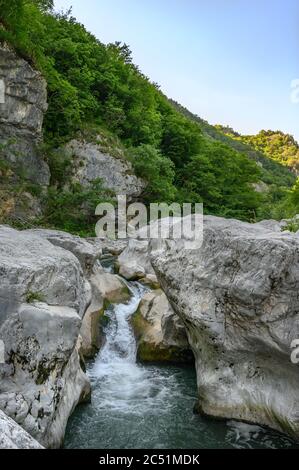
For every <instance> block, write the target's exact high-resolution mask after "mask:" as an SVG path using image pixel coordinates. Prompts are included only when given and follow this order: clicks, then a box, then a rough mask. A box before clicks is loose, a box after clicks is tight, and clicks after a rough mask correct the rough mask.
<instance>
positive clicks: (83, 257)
mask: <svg viewBox="0 0 299 470" xmlns="http://www.w3.org/2000/svg"><path fill="white" fill-rule="evenodd" d="M26 233H31V234H32V235H37V236H38V237H41V238H44V239H46V240H48V241H49V242H50V243H52V245H55V246H60V247H61V248H64V249H65V250H68V251H70V252H71V253H73V254H74V255H75V256H76V257H77V258H78V260H79V261H80V264H81V267H82V269H83V271H84V272H85V273H86V274H88V273H89V272H91V270H92V268H93V266H94V264H95V263H96V261H97V260H99V259H100V257H101V255H102V245H101V244H95V243H90V242H89V241H87V240H85V239H84V238H81V237H78V236H76V235H71V234H70V233H67V232H62V231H59V230H46V229H31V230H26Z"/></svg>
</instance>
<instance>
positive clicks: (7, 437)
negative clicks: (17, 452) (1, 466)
mask: <svg viewBox="0 0 299 470" xmlns="http://www.w3.org/2000/svg"><path fill="white" fill-rule="evenodd" d="M42 448H43V447H42V446H41V445H40V444H39V443H38V442H37V441H36V440H35V439H33V437H31V436H30V434H28V433H27V432H26V431H24V429H22V428H21V426H19V425H18V424H17V423H16V422H15V421H13V420H12V419H11V418H9V417H8V416H7V415H6V414H4V413H3V412H2V411H0V449H42Z"/></svg>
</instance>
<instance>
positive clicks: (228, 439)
mask: <svg viewBox="0 0 299 470" xmlns="http://www.w3.org/2000/svg"><path fill="white" fill-rule="evenodd" d="M130 288H131V289H132V299H131V300H130V302H129V303H127V304H123V305H117V306H113V307H110V308H109V309H108V311H107V314H108V315H109V317H110V322H109V325H108V327H107V331H106V338H107V340H106V343H105V345H104V347H103V348H102V350H101V351H100V352H99V354H98V356H97V358H96V359H95V360H94V361H93V362H91V363H90V364H89V365H88V369H87V373H88V375H89V377H90V380H91V384H92V401H91V403H90V404H85V405H81V406H79V407H78V408H77V409H76V410H75V412H74V414H73V416H72V417H71V418H70V420H69V423H68V427H67V432H66V437H65V444H64V446H65V448H82V449H83V448H86V449H88V448H91V449H119V448H120V449H134V448H139V449H145V448H148V449H163V448H164V449H190V448H193V449H194V448H197V449H208V448H213V449H217V448H219V449H220V448H273V449H275V448H287V447H294V444H293V442H292V441H291V440H290V439H288V438H287V437H285V436H282V435H280V434H279V433H276V432H273V431H269V430H266V429H264V428H261V427H260V426H253V425H248V424H244V423H238V422H234V421H229V422H220V421H212V420H207V419H204V418H202V417H201V416H199V415H196V414H194V413H193V406H194V404H195V401H196V377H195V371H194V369H193V368H192V367H184V368H183V367H173V366H171V367H170V366H167V367H157V366H153V365H149V366H144V365H140V364H137V363H136V343H135V339H134V336H133V332H132V330H131V327H130V322H129V320H130V316H131V315H132V313H134V312H135V311H136V309H137V306H138V303H139V300H140V297H141V296H142V293H143V291H144V287H142V286H140V285H138V284H137V283H131V284H130Z"/></svg>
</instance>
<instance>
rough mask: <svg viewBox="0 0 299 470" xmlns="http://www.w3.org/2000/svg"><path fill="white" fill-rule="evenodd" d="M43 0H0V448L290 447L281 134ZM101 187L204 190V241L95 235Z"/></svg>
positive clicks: (130, 197) (297, 244) (292, 316)
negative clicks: (157, 80) (220, 105)
mask: <svg viewBox="0 0 299 470" xmlns="http://www.w3.org/2000/svg"><path fill="white" fill-rule="evenodd" d="M0 3H1V0H0ZM2 3H3V2H2ZM51 3H52V2H51V1H46V2H43V1H42V2H40V1H31V0H27V1H26V2H24V1H23V0H19V1H18V4H19V6H20V8H18V9H15V10H13V11H11V10H10V2H5V8H6V9H4V8H3V10H2V9H1V10H0V83H1V84H2V85H1V86H2V94H1V100H0V448H5V449H8V448H11V449H12V448H14V449H41V448H49V449H57V448H65V449H74V448H83V449H87V448H95V449H101V448H102V449H113V448H122V449H126V448H128V449H133V448H155V449H158V448H164V449H165V448H169V449H176V448H179V449H187V448H196V449H197V448H198V449H203V448H298V443H299V395H298V389H299V373H298V372H299V369H298V367H299V366H298V364H296V363H294V361H292V359H291V358H292V356H291V353H292V344H293V343H294V341H296V340H298V339H299V294H298V292H299V222H298V215H297V214H298V213H299V197H298V194H299V183H298V180H297V183H296V171H297V169H298V163H297V160H296V159H297V157H298V152H299V150H298V148H299V147H298V144H297V143H296V142H295V140H294V139H293V138H291V136H288V135H285V134H283V133H281V132H274V133H273V132H272V131H268V132H265V131H262V132H261V133H260V134H258V136H255V138H254V137H253V136H251V137H250V136H244V137H242V136H240V135H239V134H237V133H235V132H234V131H233V130H232V129H230V128H225V127H222V126H212V125H210V124H208V123H207V122H206V121H204V120H202V119H200V118H199V117H198V116H195V115H194V114H192V113H190V112H189V111H188V110H187V109H186V108H183V107H182V106H180V105H179V104H178V103H176V102H174V101H172V100H170V99H168V98H167V97H166V96H165V95H164V94H163V93H162V92H161V91H160V90H159V87H158V86H157V85H156V84H154V83H151V82H150V80H149V79H148V78H147V77H146V76H144V75H143V74H142V73H141V72H140V71H139V69H138V67H137V66H135V65H134V64H133V63H132V58H131V52H130V51H129V49H128V47H127V46H126V45H125V44H124V45H122V44H121V43H115V44H108V45H104V44H102V43H101V42H100V41H99V40H98V39H97V38H95V37H94V36H93V35H92V34H90V33H89V32H88V31H86V29H85V28H84V27H83V26H82V25H81V24H79V23H78V22H77V21H76V20H75V19H74V18H72V17H71V16H70V13H68V14H67V13H66V14H63V13H56V12H54V11H53V8H52V7H51ZM1 8H2V4H1ZM6 13H7V14H6ZM5 15H6V16H5ZM28 18H29V19H30V21H28ZM3 90H4V93H3ZM269 142H270V143H271V145H270V143H269ZM280 145H281V146H283V148H282V147H280ZM273 148H275V152H274V153H273ZM264 149H266V150H264ZM118 195H124V196H126V197H127V201H128V202H137V204H140V203H142V204H143V207H146V208H148V207H149V205H150V203H151V202H158V203H159V202H165V201H173V202H176V203H178V204H182V203H183V202H190V201H191V202H199V203H202V202H203V204H204V217H203V243H202V244H201V245H200V246H197V247H195V248H194V249H190V248H189V249H187V248H186V244H185V242H187V239H186V238H187V237H185V238H184V236H183V237H182V238H181V239H179V240H175V239H166V240H160V242H161V243H159V244H156V243H155V242H154V241H152V240H149V239H148V238H147V237H146V236H144V235H145V230H146V228H147V227H145V228H144V227H143V229H140V230H139V231H138V232H137V234H136V237H135V238H130V237H128V238H125V239H117V237H116V239H110V238H108V237H102V238H100V237H95V225H96V222H97V217H96V214H95V209H96V207H97V205H98V204H99V203H100V202H104V203H105V204H106V203H107V204H110V206H112V208H114V207H115V205H116V200H117V196H118ZM172 215H173V214H172ZM171 220H174V222H175V223H177V221H176V220H175V217H171ZM130 222H132V221H131V220H130ZM152 223H153V224H154V225H155V226H162V227H163V224H165V223H166V219H165V218H160V219H158V220H156V221H152ZM180 223H181V222H180Z"/></svg>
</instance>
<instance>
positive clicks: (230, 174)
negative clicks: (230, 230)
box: [180, 143, 260, 220]
mask: <svg viewBox="0 0 299 470" xmlns="http://www.w3.org/2000/svg"><path fill="white" fill-rule="evenodd" d="M259 176H260V171H259V169H258V167H257V166H256V165H255V164H254V163H253V162H252V161H250V160H248V159H247V158H246V157H244V156H243V155H241V154H238V153H237V152H235V151H234V150H232V149H230V148H229V147H227V146H225V145H223V144H221V143H217V144H211V143H206V144H205V145H204V146H203V147H202V149H201V153H200V154H199V155H195V156H193V157H192V158H191V160H190V162H189V163H188V164H187V165H186V166H185V167H184V169H183V170H182V171H181V172H180V177H181V180H180V185H181V187H182V191H181V195H182V196H183V198H184V199H185V200H187V199H189V200H190V202H192V201H198V202H200V201H203V202H204V210H205V212H207V213H210V214H217V215H222V216H225V217H236V218H239V219H243V220H251V219H254V218H255V216H256V211H257V209H258V207H259V203H260V196H259V194H258V193H257V192H256V191H255V190H254V188H253V186H252V183H255V182H256V181H258V178H259Z"/></svg>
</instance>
